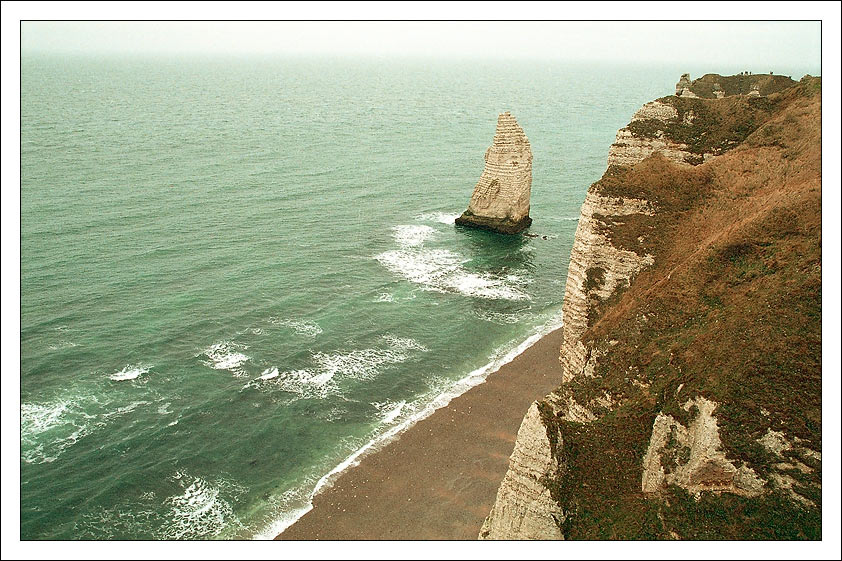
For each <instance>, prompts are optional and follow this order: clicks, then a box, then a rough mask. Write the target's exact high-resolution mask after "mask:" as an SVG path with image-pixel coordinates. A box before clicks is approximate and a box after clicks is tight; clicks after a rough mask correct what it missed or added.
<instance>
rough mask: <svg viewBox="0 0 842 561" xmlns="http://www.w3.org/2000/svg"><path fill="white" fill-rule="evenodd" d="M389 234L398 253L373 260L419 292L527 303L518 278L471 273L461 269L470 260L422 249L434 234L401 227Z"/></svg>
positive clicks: (416, 227)
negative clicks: (395, 243)
mask: <svg viewBox="0 0 842 561" xmlns="http://www.w3.org/2000/svg"><path fill="white" fill-rule="evenodd" d="M392 230H393V237H394V239H395V241H396V242H397V244H398V245H399V246H400V249H394V250H390V251H384V252H383V253H379V254H377V255H375V256H374V259H375V260H377V261H378V262H379V263H380V264H381V265H383V266H384V267H385V268H386V269H388V270H389V271H390V272H392V273H393V274H396V275H399V276H401V277H403V278H405V279H406V280H408V281H409V282H412V283H415V284H418V285H421V288H422V289H424V290H428V291H434V292H442V293H453V292H455V293H459V294H463V295H465V296H473V297H477V298H487V299H492V300H498V299H502V300H531V298H530V296H529V295H528V294H527V293H526V292H525V290H524V289H523V285H524V284H527V281H525V280H524V278H523V277H521V276H519V275H515V274H511V273H509V274H506V275H494V274H491V273H474V272H471V271H469V270H468V269H466V268H465V267H463V265H464V264H465V263H468V262H469V261H470V259H465V258H464V257H463V256H461V255H459V254H457V253H454V252H453V251H450V250H448V249H431V248H426V247H424V243H425V242H426V241H427V240H429V239H430V238H431V237H432V236H433V235H435V234H436V230H435V229H433V228H431V227H430V226H419V225H402V226H395V227H393V228H392Z"/></svg>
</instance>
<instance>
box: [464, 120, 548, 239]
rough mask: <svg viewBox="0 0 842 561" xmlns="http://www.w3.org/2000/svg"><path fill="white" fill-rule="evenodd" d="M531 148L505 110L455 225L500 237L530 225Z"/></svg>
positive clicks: (520, 129)
mask: <svg viewBox="0 0 842 561" xmlns="http://www.w3.org/2000/svg"><path fill="white" fill-rule="evenodd" d="M531 192H532V148H531V147H530V146H529V139H528V138H526V135H525V134H524V132H523V129H522V128H521V127H520V125H519V124H518V123H517V120H516V119H515V118H514V117H512V115H511V113H509V112H508V111H506V112H505V113H501V114H500V116H499V117H498V118H497V131H496V133H495V134H494V142H493V143H492V144H491V146H490V147H489V148H488V150H486V152H485V168H484V169H483V171H482V175H481V176H480V178H479V181H478V182H477V184H476V187H474V192H473V194H472V195H471V201H470V203H469V204H468V209H467V210H466V211H465V212H463V213H462V215H461V216H460V217H459V218H457V219H456V224H459V225H462V226H469V227H473V228H481V229H483V230H490V231H492V232H498V233H501V234H517V233H519V232H521V231H523V230H525V229H526V228H528V227H529V225H530V224H532V219H531V218H530V217H529V197H530V195H531Z"/></svg>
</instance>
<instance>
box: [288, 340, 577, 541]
mask: <svg viewBox="0 0 842 561" xmlns="http://www.w3.org/2000/svg"><path fill="white" fill-rule="evenodd" d="M561 331H562V330H561V328H559V329H556V330H555V331H552V332H551V333H549V334H547V335H545V336H544V337H543V338H541V339H540V340H539V341H537V342H536V343H535V344H534V345H532V346H531V347H529V348H528V349H526V350H525V351H524V352H523V353H521V354H520V355H518V356H517V357H515V358H514V359H513V360H512V361H511V362H509V363H507V364H504V365H503V366H501V367H500V368H499V369H498V370H497V371H496V372H493V373H491V374H489V376H488V378H487V379H486V381H485V382H484V383H482V384H480V385H478V386H475V387H473V388H471V389H470V390H468V391H467V392H465V393H464V394H462V395H461V396H459V397H456V398H454V399H453V400H452V401H451V402H450V403H449V404H448V405H447V406H445V407H442V408H441V409H438V410H437V411H435V412H434V413H433V414H432V415H430V416H429V417H427V418H425V419H423V420H421V421H419V422H418V423H416V424H415V425H413V426H412V427H410V428H409V429H407V430H406V431H405V432H404V433H403V434H401V435H400V437H399V438H397V439H396V440H394V441H392V442H391V443H389V444H387V445H386V446H385V447H384V448H382V449H381V450H379V451H376V452H373V453H371V454H369V455H367V456H364V457H363V458H362V459H361V461H360V463H359V465H357V466H355V467H352V468H350V469H348V470H346V471H345V472H344V473H342V474H341V475H340V476H339V477H338V478H337V480H336V481H335V482H334V484H333V486H332V487H329V488H326V489H324V490H323V491H322V492H320V493H319V494H317V495H316V496H315V497H314V499H313V509H312V510H310V511H309V512H308V513H306V514H305V515H304V516H303V517H302V518H301V519H299V520H298V521H297V522H296V523H295V524H293V525H292V526H290V527H289V528H287V529H286V530H285V531H284V532H283V533H282V534H281V535H279V536H278V537H277V538H276V539H280V540H474V539H476V538H477V536H478V534H479V530H480V527H481V526H482V522H483V520H484V519H485V517H486V516H487V515H488V513H489V511H490V510H491V506H492V505H493V503H494V499H495V496H496V494H497V489H498V488H499V486H500V482H501V481H502V480H503V476H504V475H505V473H506V469H507V467H508V460H509V455H510V454H511V452H512V449H513V447H514V442H515V436H516V435H517V430H518V428H519V427H520V423H521V421H522V419H523V416H524V414H525V413H526V410H527V409H528V407H529V405H530V403H532V402H533V401H534V400H536V399H538V398H540V397H542V396H543V395H545V394H546V393H548V392H549V391H551V390H553V389H554V388H556V387H557V386H558V385H559V383H560V381H561V379H560V369H559V361H558V352H559V347H560V346H561V336H562V334H561Z"/></svg>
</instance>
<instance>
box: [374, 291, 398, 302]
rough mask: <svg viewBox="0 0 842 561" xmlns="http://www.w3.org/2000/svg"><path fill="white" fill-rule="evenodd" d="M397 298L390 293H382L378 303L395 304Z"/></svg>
mask: <svg viewBox="0 0 842 561" xmlns="http://www.w3.org/2000/svg"><path fill="white" fill-rule="evenodd" d="M394 301H395V297H394V296H392V295H391V294H389V293H388V292H382V293H381V294H380V296H378V298H377V302H394Z"/></svg>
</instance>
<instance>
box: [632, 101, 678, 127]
mask: <svg viewBox="0 0 842 561" xmlns="http://www.w3.org/2000/svg"><path fill="white" fill-rule="evenodd" d="M646 119H656V120H658V121H664V122H667V121H674V120H676V119H678V110H677V109H676V108H675V107H673V106H672V105H667V104H666V103H661V102H660V101H650V102H649V103H647V104H645V105H644V106H643V107H641V108H640V109H638V110H637V112H636V113H635V114H634V115H632V118H631V120H632V121H643V120H646Z"/></svg>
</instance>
